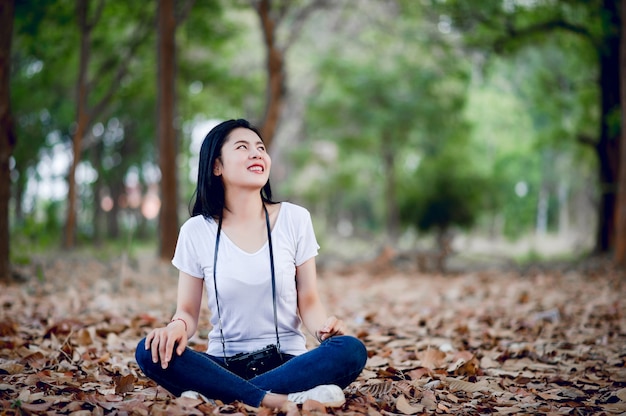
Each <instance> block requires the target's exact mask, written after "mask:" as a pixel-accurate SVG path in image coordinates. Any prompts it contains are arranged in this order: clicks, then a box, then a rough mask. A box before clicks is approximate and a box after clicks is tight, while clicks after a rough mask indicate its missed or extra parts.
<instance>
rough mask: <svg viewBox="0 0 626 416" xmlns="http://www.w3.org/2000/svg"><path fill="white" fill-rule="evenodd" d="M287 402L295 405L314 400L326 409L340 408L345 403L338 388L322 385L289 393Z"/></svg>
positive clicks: (341, 391) (344, 398)
mask: <svg viewBox="0 0 626 416" xmlns="http://www.w3.org/2000/svg"><path fill="white" fill-rule="evenodd" d="M287 400H289V401H290V402H293V403H296V404H302V403H304V402H306V401H307V400H315V401H316V402H320V403H321V404H323V405H324V406H327V407H341V406H342V405H343V404H344V403H345V402H346V397H345V396H344V395H343V390H341V388H340V387H339V386H335V385H334V384H322V385H321V386H317V387H313V388H312V389H310V390H307V391H301V392H299V393H289V394H288V395H287Z"/></svg>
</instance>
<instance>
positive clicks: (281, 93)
mask: <svg viewBox="0 0 626 416" xmlns="http://www.w3.org/2000/svg"><path fill="white" fill-rule="evenodd" d="M271 7H272V6H271V1H270V0H261V1H260V2H259V4H258V6H257V9H256V10H257V13H258V15H259V19H260V22H261V29H262V31H263V39H264V41H265V60H266V68H267V87H266V95H265V115H264V116H263V121H262V122H261V126H260V131H261V136H262V137H263V140H264V141H265V145H266V146H267V147H268V148H269V147H270V146H271V143H272V140H273V138H274V135H275V134H276V130H277V128H278V121H279V119H280V113H281V110H282V107H283V102H284V100H285V94H286V87H285V85H286V75H285V55H284V51H283V50H282V49H281V48H280V47H279V46H278V44H277V41H276V26H277V22H276V20H275V19H274V18H273V17H272V15H271Z"/></svg>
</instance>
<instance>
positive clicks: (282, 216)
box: [136, 119, 367, 408]
mask: <svg viewBox="0 0 626 416" xmlns="http://www.w3.org/2000/svg"><path fill="white" fill-rule="evenodd" d="M271 166H272V160H271V158H270V157H269V155H268V154H267V151H266V148H265V144H264V142H263V140H262V138H261V136H260V135H259V132H258V131H257V130H256V129H255V128H254V127H253V126H251V125H250V124H249V123H248V122H247V121H246V120H242V119H239V120H228V121H225V122H223V123H220V124H218V125H217V126H215V127H214V128H213V129H212V130H211V131H210V132H209V133H208V135H207V136H206V138H205V139H204V141H203V143H202V146H201V148H200V155H199V162H198V182H197V188H196V191H195V202H194V204H193V207H192V210H191V215H192V217H191V218H190V219H188V220H187V221H186V222H185V224H183V226H182V227H181V229H180V233H179V237H178V243H177V246H176V252H175V254H174V258H173V260H172V263H173V264H174V266H175V267H176V268H178V270H179V281H178V301H177V308H176V313H175V314H174V316H173V317H172V319H171V321H170V322H169V323H168V324H167V325H166V326H164V327H161V328H157V329H154V330H152V331H151V332H150V333H149V334H148V335H147V337H146V338H145V339H144V340H142V341H141V342H140V343H139V345H138V346H137V351H136V358H137V363H138V364H139V366H140V367H141V369H142V371H143V372H144V373H145V374H146V375H147V376H148V377H150V378H152V379H153V380H155V381H156V382H157V383H159V384H160V385H161V386H163V387H165V388H166V389H168V390H169V391H170V392H171V393H173V394H175V395H184V396H191V397H209V398H211V399H219V400H221V401H223V402H225V403H230V402H233V401H241V402H244V403H246V404H249V405H252V406H266V407H271V408H283V407H284V406H296V405H297V404H300V403H303V402H304V401H306V400H316V401H318V402H321V403H322V404H324V405H326V406H341V405H342V404H343V403H344V402H345V397H344V394H343V390H342V389H343V388H345V387H346V386H348V385H349V384H350V383H351V382H352V381H354V380H355V379H356V377H357V376H358V375H359V374H360V373H361V371H362V369H363V367H364V366H365V362H366V360H367V351H366V350H365V346H364V345H363V343H362V342H361V341H360V340H358V339H357V338H355V337H353V336H348V335H345V334H344V332H345V326H344V324H343V322H342V321H341V320H340V319H337V318H335V317H334V316H328V315H327V314H326V311H325V308H324V306H323V305H322V302H321V299H320V297H319V294H318V288H317V273H316V267H315V256H317V252H318V248H319V247H318V245H317V240H316V238H315V232H314V230H313V225H312V222H311V216H310V214H309V212H308V211H307V210H306V209H305V208H303V207H300V206H297V205H294V204H291V203H287V202H282V203H276V202H274V201H273V200H272V189H271V186H270V181H269V176H270V170H271ZM204 290H206V292H207V298H208V306H209V309H210V312H211V318H210V319H211V325H212V328H211V331H210V333H209V344H208V350H207V352H206V353H201V352H197V351H194V350H192V349H190V348H187V343H188V339H189V337H191V336H192V335H194V333H195V332H196V330H197V326H198V321H199V314H200V310H201V303H202V293H203V291H204ZM302 326H304V327H306V329H307V330H308V331H309V332H310V333H311V334H312V335H314V336H315V337H316V338H317V340H318V341H319V342H320V345H319V346H318V347H317V348H313V349H311V350H307V348H306V338H305V335H304V333H303V332H302Z"/></svg>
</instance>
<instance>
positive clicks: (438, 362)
mask: <svg viewBox="0 0 626 416" xmlns="http://www.w3.org/2000/svg"><path fill="white" fill-rule="evenodd" d="M417 356H418V358H419V359H420V362H421V364H422V366H423V367H426V368H429V369H431V370H434V369H436V368H441V367H443V365H444V362H445V359H446V353H445V352H443V351H440V350H434V349H427V350H426V351H422V352H419V353H418V354H417Z"/></svg>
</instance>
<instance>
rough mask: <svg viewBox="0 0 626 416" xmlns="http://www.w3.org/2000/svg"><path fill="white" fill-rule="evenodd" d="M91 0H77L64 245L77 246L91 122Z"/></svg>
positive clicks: (68, 246) (67, 246) (66, 246)
mask: <svg viewBox="0 0 626 416" xmlns="http://www.w3.org/2000/svg"><path fill="white" fill-rule="evenodd" d="M87 11H88V1H87V0H77V1H76V15H77V19H78V28H79V31H80V55H79V63H78V79H77V82H76V130H75V131H74V134H73V136H72V163H71V165H70V171H69V173H68V175H67V183H68V195H67V213H66V221H65V236H64V240H63V246H64V247H65V248H73V247H74V246H75V244H76V222H77V221H76V205H77V192H76V187H77V184H76V168H77V167H78V164H79V163H80V159H81V153H82V141H83V137H84V135H85V132H86V131H87V128H88V125H89V123H90V115H89V111H88V108H87V96H88V86H87V68H88V65H89V57H90V54H91V31H92V28H93V26H92V25H90V24H89V23H88V22H87V20H88V19H87Z"/></svg>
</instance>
